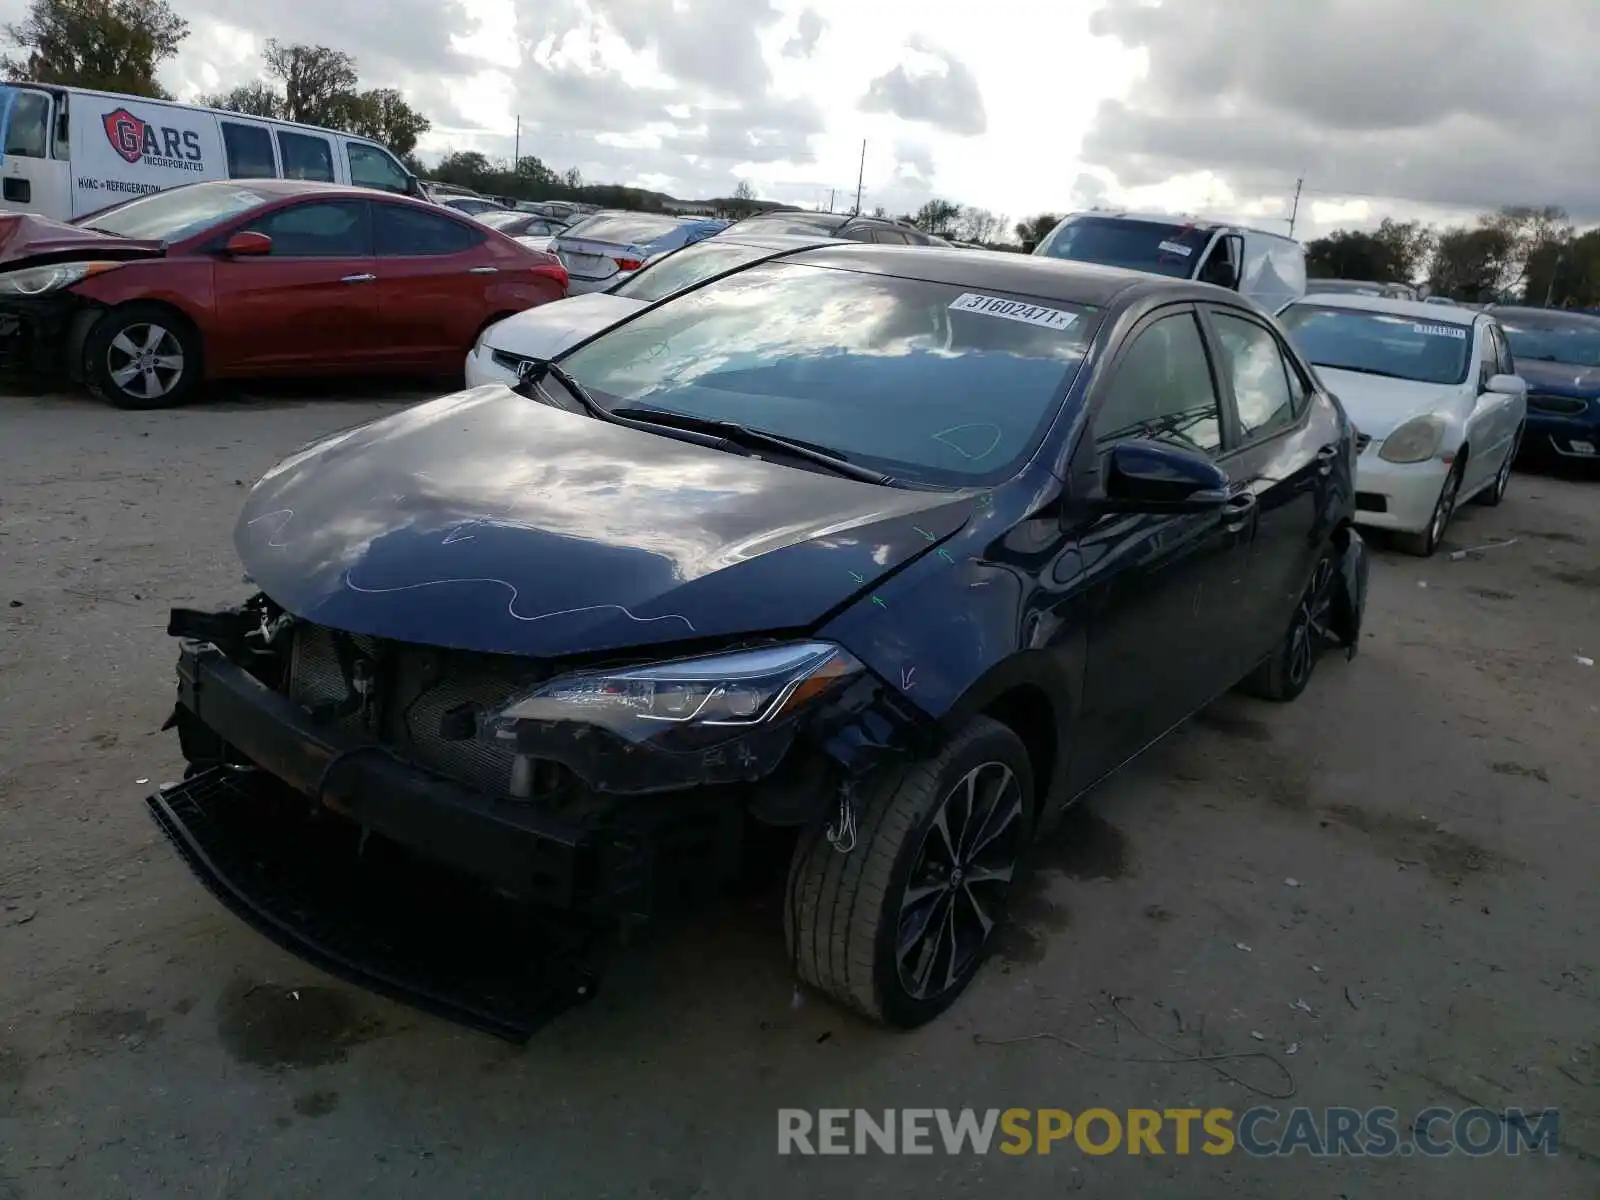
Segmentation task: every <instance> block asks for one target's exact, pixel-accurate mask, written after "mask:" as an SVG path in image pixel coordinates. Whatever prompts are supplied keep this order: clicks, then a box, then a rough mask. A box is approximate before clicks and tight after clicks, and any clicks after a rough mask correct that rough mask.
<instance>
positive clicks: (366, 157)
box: [345, 142, 411, 196]
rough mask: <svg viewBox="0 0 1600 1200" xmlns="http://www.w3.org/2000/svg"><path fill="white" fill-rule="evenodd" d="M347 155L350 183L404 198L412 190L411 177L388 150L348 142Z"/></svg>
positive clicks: (346, 145) (346, 146)
mask: <svg viewBox="0 0 1600 1200" xmlns="http://www.w3.org/2000/svg"><path fill="white" fill-rule="evenodd" d="M345 155H346V156H347V157H348V158H349V160H350V182H351V183H353V184H355V185H356V186H357V187H368V188H377V189H378V190H379V191H383V192H397V193H399V194H400V195H402V196H403V195H405V194H406V192H408V191H409V190H410V188H411V177H410V176H409V175H407V174H406V173H405V170H404V169H403V168H402V167H401V166H400V164H399V163H397V162H395V160H394V158H393V157H392V156H391V155H390V154H389V152H388V151H387V150H380V149H379V148H378V147H376V146H368V145H365V144H364V143H362V142H346V143H345Z"/></svg>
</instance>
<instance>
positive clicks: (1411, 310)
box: [1294, 292, 1488, 325]
mask: <svg viewBox="0 0 1600 1200" xmlns="http://www.w3.org/2000/svg"><path fill="white" fill-rule="evenodd" d="M1294 303H1296V304H1315V305H1319V306H1320V307H1322V308H1353V309H1357V310H1360V311H1362V312H1379V313H1389V314H1391V315H1393V316H1398V317H1415V318H1417V320H1419V321H1438V320H1442V319H1445V318H1451V319H1454V320H1457V321H1462V322H1464V323H1466V324H1468V325H1470V324H1472V322H1473V321H1474V320H1476V319H1477V318H1478V317H1482V316H1486V315H1488V314H1486V313H1481V312H1477V311H1475V310H1473V309H1470V308H1462V307H1461V306H1460V305H1458V304H1429V303H1427V302H1426V301H1423V300H1402V299H1400V298H1399V297H1397V296H1363V295H1360V294H1359V293H1356V292H1311V293H1309V294H1307V295H1306V296H1304V297H1302V298H1301V299H1299V300H1296V301H1295V302H1294Z"/></svg>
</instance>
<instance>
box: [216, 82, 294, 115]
mask: <svg viewBox="0 0 1600 1200" xmlns="http://www.w3.org/2000/svg"><path fill="white" fill-rule="evenodd" d="M200 103H201V104H204V105H205V106H206V107H208V108H225V109H227V110H228V111H229V112H236V113H244V114H245V115H246V116H250V117H277V116H281V115H282V113H283V97H282V96H280V95H279V94H278V93H277V92H276V91H274V90H273V88H272V85H271V84H268V83H259V82H258V83H241V84H240V85H239V86H238V87H236V88H234V89H232V90H231V91H227V92H221V93H219V94H217V95H215V96H202V97H200Z"/></svg>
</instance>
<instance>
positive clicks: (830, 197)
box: [828, 188, 839, 212]
mask: <svg viewBox="0 0 1600 1200" xmlns="http://www.w3.org/2000/svg"><path fill="white" fill-rule="evenodd" d="M838 191H839V189H838V188H829V189H828V211H829V212H832V211H833V197H834V196H835V194H837V192H838Z"/></svg>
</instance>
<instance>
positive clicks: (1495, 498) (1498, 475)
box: [1474, 425, 1523, 508]
mask: <svg viewBox="0 0 1600 1200" xmlns="http://www.w3.org/2000/svg"><path fill="white" fill-rule="evenodd" d="M1522 429H1523V427H1522V426H1521V425H1518V426H1517V435H1516V437H1514V438H1512V439H1511V448H1510V449H1509V450H1507V451H1506V460H1505V462H1503V463H1501V464H1500V469H1499V470H1498V471H1496V472H1495V476H1494V482H1493V483H1491V484H1490V485H1489V486H1488V487H1486V488H1484V489H1483V491H1481V492H1479V493H1478V494H1477V496H1476V497H1474V498H1475V499H1476V500H1477V501H1478V503H1479V504H1482V505H1485V506H1486V507H1489V508H1493V507H1495V505H1497V504H1499V503H1500V501H1502V500H1504V499H1505V498H1506V489H1507V488H1508V487H1510V486H1511V468H1512V466H1513V465H1514V464H1515V463H1516V461H1517V452H1518V451H1519V450H1521V449H1522Z"/></svg>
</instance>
